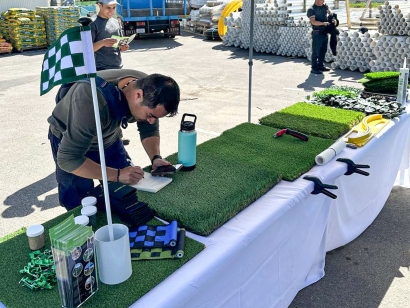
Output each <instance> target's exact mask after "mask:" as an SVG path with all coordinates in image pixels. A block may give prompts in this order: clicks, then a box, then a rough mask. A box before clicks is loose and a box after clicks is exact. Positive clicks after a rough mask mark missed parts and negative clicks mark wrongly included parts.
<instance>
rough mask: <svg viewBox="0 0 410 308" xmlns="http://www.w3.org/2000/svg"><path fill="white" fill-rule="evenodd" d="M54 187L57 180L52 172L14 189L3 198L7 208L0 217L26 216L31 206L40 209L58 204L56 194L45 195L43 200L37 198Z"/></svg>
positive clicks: (32, 210) (30, 211) (29, 212)
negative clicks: (13, 191) (14, 190)
mask: <svg viewBox="0 0 410 308" xmlns="http://www.w3.org/2000/svg"><path fill="white" fill-rule="evenodd" d="M56 187H57V181H56V179H55V173H52V174H50V175H49V176H47V177H45V178H44V179H42V180H40V181H37V182H35V183H33V184H30V185H28V186H26V187H24V188H22V189H20V190H18V191H16V192H15V193H14V194H12V195H10V196H8V197H7V198H6V199H5V200H4V202H3V204H4V205H5V206H6V207H8V208H7V209H6V210H5V211H3V213H2V214H1V217H3V218H13V217H24V216H28V215H30V214H31V213H33V212H34V208H33V206H36V207H38V208H41V210H42V211H43V210H47V209H50V208H54V207H56V206H59V202H58V194H52V195H47V196H46V197H45V198H44V200H41V199H42V198H39V196H41V195H43V194H45V193H47V192H49V191H51V190H53V189H55V188H56Z"/></svg>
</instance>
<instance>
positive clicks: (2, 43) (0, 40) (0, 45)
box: [0, 34, 13, 54]
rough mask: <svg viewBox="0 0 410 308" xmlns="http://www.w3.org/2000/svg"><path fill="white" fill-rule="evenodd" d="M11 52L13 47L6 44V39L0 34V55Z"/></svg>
mask: <svg viewBox="0 0 410 308" xmlns="http://www.w3.org/2000/svg"><path fill="white" fill-rule="evenodd" d="M12 50H13V46H12V45H11V44H10V43H7V42H6V39H5V38H4V37H3V36H2V35H1V34H0V54H2V53H10V52H11V51H12Z"/></svg>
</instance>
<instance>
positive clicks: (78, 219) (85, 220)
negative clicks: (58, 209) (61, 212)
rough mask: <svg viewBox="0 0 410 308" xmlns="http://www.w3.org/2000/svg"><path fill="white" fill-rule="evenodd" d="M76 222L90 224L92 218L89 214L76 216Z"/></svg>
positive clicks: (84, 224) (77, 223)
mask: <svg viewBox="0 0 410 308" xmlns="http://www.w3.org/2000/svg"><path fill="white" fill-rule="evenodd" d="M74 222H75V224H76V225H83V226H88V224H89V222H90V219H89V218H88V216H85V215H80V216H76V217H74Z"/></svg>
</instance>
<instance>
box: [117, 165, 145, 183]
mask: <svg viewBox="0 0 410 308" xmlns="http://www.w3.org/2000/svg"><path fill="white" fill-rule="evenodd" d="M143 177H144V170H142V168H141V167H139V166H135V167H131V166H129V167H125V168H124V169H121V171H120V176H119V181H120V182H121V183H124V184H127V185H134V184H137V183H138V182H139V181H140V180H141V179H142V178H143Z"/></svg>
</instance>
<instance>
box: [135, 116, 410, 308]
mask: <svg viewBox="0 0 410 308" xmlns="http://www.w3.org/2000/svg"><path fill="white" fill-rule="evenodd" d="M409 131H410V117H409V114H408V113H406V114H404V115H402V116H401V117H400V118H399V119H395V120H393V121H392V122H391V123H390V124H389V125H388V127H386V128H385V129H383V131H381V132H380V133H379V134H378V135H377V136H376V137H374V138H373V139H372V140H371V141H370V142H369V143H368V144H367V145H366V146H365V147H363V148H360V149H356V150H353V149H349V148H346V149H345V150H343V151H342V152H341V153H340V154H339V155H338V156H337V157H343V158H349V159H351V160H353V161H354V162H355V163H356V164H368V165H370V167H371V168H370V169H363V170H365V171H368V172H369V173H370V176H367V177H366V176H362V175H358V174H352V175H350V176H345V175H344V173H345V172H346V170H347V165H346V164H344V163H341V162H337V161H336V159H334V160H332V161H331V162H329V163H328V164H326V165H324V166H315V167H314V168H312V169H311V170H310V171H309V172H307V173H306V174H307V175H312V176H316V177H318V178H319V179H321V180H322V182H323V183H326V184H334V185H337V186H338V187H339V189H337V190H330V191H332V192H333V193H335V194H336V195H337V196H338V198H337V199H331V198H329V197H326V196H324V195H323V194H319V195H312V194H311V191H312V190H313V183H312V182H311V181H307V180H304V179H302V177H303V176H302V177H300V178H299V179H297V180H295V181H294V182H285V181H282V182H280V183H279V184H278V185H276V186H275V187H273V188H272V189H271V190H269V191H268V192H267V193H266V194H265V195H264V196H262V197H261V198H259V199H258V200H257V201H255V202H254V203H252V204H251V205H250V206H249V207H247V208H246V209H245V210H243V211H242V212H240V213H239V214H238V215H236V216H235V217H233V218H232V219H231V220H230V221H228V222H227V223H225V224H224V225H223V226H222V227H220V228H219V229H218V230H216V231H215V232H213V233H212V234H211V235H209V236H207V237H199V236H192V235H191V236H192V237H194V238H195V239H197V240H199V241H201V242H203V243H205V244H206V248H205V249H204V250H203V251H202V252H201V253H199V254H198V255H197V256H195V257H194V258H193V259H192V260H190V261H189V262H188V263H187V264H185V265H184V266H183V267H181V268H180V269H178V270H177V271H176V272H174V273H173V274H172V275H171V276H169V277H168V278H167V279H165V280H164V281H163V282H161V283H160V284H159V285H158V286H156V287H155V288H154V289H152V290H151V291H150V292H149V293H147V294H146V295H145V296H143V297H142V298H141V299H140V300H138V301H137V302H135V303H134V304H133V305H132V306H131V307H133V308H146V307H150V308H155V307H158V308H159V307H162V308H165V307H166V308H173V307H175V308H217V307H224V308H256V307H260V308H268V307H287V306H288V305H289V304H290V303H291V302H292V300H293V298H294V297H295V296H296V294H297V292H298V291H299V290H301V289H302V288H304V287H306V286H308V285H309V284H312V283H314V282H316V281H317V280H319V279H320V278H322V277H323V275H324V264H325V256H326V252H327V251H329V250H332V249H334V248H337V247H340V246H342V245H345V244H347V243H348V242H350V241H352V240H353V239H355V238H356V237H357V236H359V235H360V234H361V233H362V232H363V231H364V230H365V229H366V228H367V227H368V226H369V225H370V224H371V223H372V222H373V220H374V219H375V218H376V217H377V215H378V214H379V212H380V211H381V209H382V207H383V206H384V204H385V202H386V200H387V198H388V196H389V194H390V191H391V189H392V187H393V185H394V182H395V179H396V176H397V174H398V171H399V170H401V171H402V173H403V172H404V171H405V170H406V169H408V165H409V148H410V142H409ZM401 178H402V180H403V179H407V178H406V177H404V178H403V176H402V177H401ZM135 274H138V273H135Z"/></svg>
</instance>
